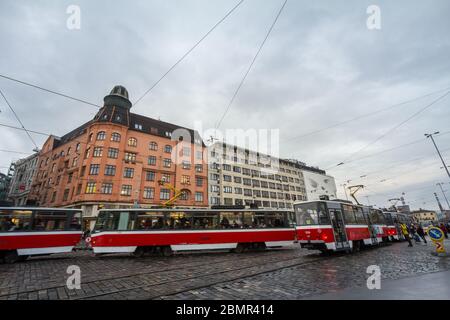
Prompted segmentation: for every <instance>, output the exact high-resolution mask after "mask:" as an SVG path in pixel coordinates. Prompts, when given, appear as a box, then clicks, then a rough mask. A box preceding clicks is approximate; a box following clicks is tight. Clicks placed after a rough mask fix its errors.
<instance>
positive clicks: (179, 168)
mask: <svg viewBox="0 0 450 320" xmlns="http://www.w3.org/2000/svg"><path fill="white" fill-rule="evenodd" d="M103 101H104V104H103V106H102V107H101V108H100V109H99V111H98V112H97V114H96V115H95V116H94V118H93V119H91V120H89V121H87V122H86V123H84V124H82V125H81V126H79V127H78V128H76V129H75V130H72V131H70V132H69V133H67V134H65V135H63V136H62V137H56V136H51V137H49V138H48V139H47V141H46V142H45V143H44V145H43V147H42V150H41V152H40V153H39V160H38V161H39V162H38V168H37V170H36V175H35V177H34V179H33V183H32V187H31V192H30V197H29V199H32V200H35V201H36V202H37V204H38V205H40V206H47V207H74V208H82V209H85V212H86V214H87V222H86V223H87V224H89V222H90V221H89V220H92V221H93V219H94V218H95V216H96V215H97V213H98V210H99V209H100V208H102V207H103V208H121V207H127V206H135V205H136V204H137V205H139V206H142V207H147V206H152V205H160V204H161V203H162V202H164V201H165V200H167V199H168V198H170V197H171V196H172V194H171V193H172V191H171V190H170V189H168V188H166V187H164V186H161V185H160V184H159V183H158V181H161V180H162V181H166V182H168V183H170V184H172V185H173V186H175V188H176V189H178V190H186V192H185V194H184V195H183V197H182V198H181V199H179V200H177V203H176V205H177V206H181V207H183V206H186V207H206V206H208V195H207V188H208V181H207V165H206V162H207V161H206V159H204V157H206V152H204V151H205V150H206V147H205V146H204V145H203V143H202V139H201V137H200V135H199V134H198V133H197V132H195V131H194V130H191V129H188V128H184V127H182V126H178V125H175V124H171V123H168V122H163V121H160V120H156V119H153V118H150V117H146V116H143V115H139V114H135V113H132V112H131V108H132V103H131V101H130V98H129V93H128V90H127V89H126V88H125V87H124V86H121V85H117V86H115V87H114V88H113V89H112V90H111V92H110V93H109V94H108V95H106V96H105V97H104V99H103ZM177 129H185V130H187V131H188V132H189V134H190V136H191V141H184V143H190V149H191V152H190V161H185V162H184V163H182V164H178V163H174V161H173V160H172V159H173V157H172V151H173V149H174V148H175V146H176V145H177V143H178V141H173V140H175V139H172V138H171V137H172V133H173V132H174V131H175V130H177ZM194 150H195V151H194Z"/></svg>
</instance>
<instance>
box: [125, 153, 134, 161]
mask: <svg viewBox="0 0 450 320" xmlns="http://www.w3.org/2000/svg"><path fill="white" fill-rule="evenodd" d="M125 161H131V162H135V161H136V153H131V152H125Z"/></svg>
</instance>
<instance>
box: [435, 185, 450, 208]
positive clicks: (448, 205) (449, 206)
mask: <svg viewBox="0 0 450 320" xmlns="http://www.w3.org/2000/svg"><path fill="white" fill-rule="evenodd" d="M443 184H444V183H442V182H439V183H436V185H438V186H439V187H440V188H441V191H442V195H443V196H444V199H445V201H446V202H447V207H448V208H449V209H450V204H449V203H448V199H447V196H446V195H445V192H444V189H443V188H442V185H443Z"/></svg>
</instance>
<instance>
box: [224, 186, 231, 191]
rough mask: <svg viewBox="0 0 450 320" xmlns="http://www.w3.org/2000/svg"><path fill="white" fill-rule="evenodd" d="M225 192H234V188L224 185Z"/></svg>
mask: <svg viewBox="0 0 450 320" xmlns="http://www.w3.org/2000/svg"><path fill="white" fill-rule="evenodd" d="M223 192H224V193H233V188H232V187H228V186H224V187H223Z"/></svg>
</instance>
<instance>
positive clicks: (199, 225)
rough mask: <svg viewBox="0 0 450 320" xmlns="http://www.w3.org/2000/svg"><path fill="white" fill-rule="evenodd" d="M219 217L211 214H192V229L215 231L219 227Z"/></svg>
mask: <svg viewBox="0 0 450 320" xmlns="http://www.w3.org/2000/svg"><path fill="white" fill-rule="evenodd" d="M218 220H219V216H218V215H217V214H215V213H211V212H209V213H208V212H206V213H204V212H201V213H200V212H199V213H194V214H193V217H192V226H193V228H194V229H216V228H218V226H219V222H218Z"/></svg>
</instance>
